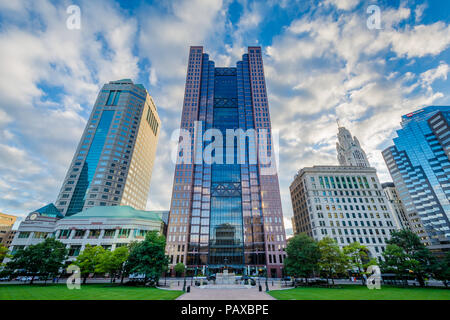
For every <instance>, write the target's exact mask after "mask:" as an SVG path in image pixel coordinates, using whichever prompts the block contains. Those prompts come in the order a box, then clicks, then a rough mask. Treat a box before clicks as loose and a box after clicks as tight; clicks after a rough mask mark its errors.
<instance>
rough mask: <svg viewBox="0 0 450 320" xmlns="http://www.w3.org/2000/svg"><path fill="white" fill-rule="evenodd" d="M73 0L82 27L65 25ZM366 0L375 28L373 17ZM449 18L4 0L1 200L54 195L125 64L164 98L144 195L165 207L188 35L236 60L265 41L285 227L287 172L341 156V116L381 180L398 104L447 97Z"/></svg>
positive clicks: (288, 3) (327, 2) (279, 6)
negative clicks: (101, 97) (104, 90)
mask: <svg viewBox="0 0 450 320" xmlns="http://www.w3.org/2000/svg"><path fill="white" fill-rule="evenodd" d="M72 4H76V5H78V6H79V7H80V9H81V29H79V30H69V29H67V28H66V20H67V18H68V14H67V13H66V9H67V7H68V6H69V5H72ZM371 4H376V5H378V6H379V8H380V19H381V20H380V21H381V29H379V30H377V29H369V28H368V27H367V23H366V22H367V19H368V18H369V16H370V15H369V14H367V13H366V9H367V7H368V6H369V5H371ZM449 20H450V2H449V1H439V0H429V1H418V0H417V1H406V0H405V1H400V0H399V1H387V0H384V1H375V0H372V1H365V0H323V1H313V0H310V1H308V0H301V1H300V0H298V1H293V0H283V1H226V0H207V1H206V0H203V1H202V0H190V1H182V0H179V1H123V2H114V1H102V0H97V1H48V0H33V1H7V0H0V48H1V50H0V75H1V76H0V212H5V213H11V214H16V215H18V216H20V217H24V216H25V215H26V214H27V213H28V212H30V211H31V210H33V209H36V208H38V207H40V206H43V205H45V204H47V203H49V202H53V201H55V199H56V197H57V194H58V192H59V188H60V186H61V183H62V180H63V178H64V175H65V173H66V170H67V168H68V166H69V163H70V161H71V159H72V156H73V153H74V152H75V148H76V146H77V143H78V140H79V138H80V136H81V134H82V131H83V129H84V126H85V124H86V120H87V118H88V116H89V113H90V111H91V109H92V106H93V104H94V101H95V98H96V95H97V93H98V91H99V89H100V88H101V86H102V84H103V83H105V82H108V81H110V80H117V79H122V78H131V79H133V80H134V81H135V82H136V83H142V84H143V85H144V86H145V87H146V88H147V89H148V91H149V93H150V95H152V96H153V98H154V100H155V102H156V104H157V106H158V112H159V115H160V117H161V120H162V131H161V136H160V141H159V145H158V151H157V156H156V161H155V167H154V171H153V177H152V182H151V190H150V195H149V201H148V205H147V208H148V209H167V208H169V202H170V190H171V187H172V186H171V181H172V178H171V177H172V175H173V169H174V166H173V164H172V162H171V160H170V151H171V146H172V145H171V143H170V136H171V134H172V131H173V130H174V129H176V128H177V127H178V125H179V122H180V117H181V107H182V101H183V91H184V79H185V72H186V63H187V56H188V49H189V46H190V45H203V46H204V47H205V51H206V52H208V53H209V54H210V57H211V58H212V59H213V60H215V62H216V65H217V66H227V65H234V64H235V62H236V61H238V60H240V58H241V56H242V54H243V53H244V52H245V51H246V46H249V45H261V46H262V48H263V52H264V56H263V59H264V65H265V73H266V79H267V88H268V95H269V105H270V112H271V119H272V127H273V129H274V130H279V133H280V164H279V178H280V186H281V193H282V202H283V211H284V215H285V217H286V219H285V224H286V228H290V217H291V216H292V207H291V203H290V198H289V184H290V183H291V181H292V179H293V176H294V175H295V173H296V171H297V170H298V169H300V168H302V167H305V166H311V165H318V164H335V163H336V162H337V160H336V151H335V143H336V133H337V127H336V122H335V120H336V118H339V119H340V122H341V124H343V125H345V126H346V127H348V129H350V130H351V132H352V133H353V134H354V135H356V136H358V138H359V140H360V141H361V144H362V146H363V147H364V149H365V150H366V152H367V153H368V157H369V160H370V162H371V164H372V165H373V166H374V167H376V168H377V170H378V172H379V176H380V179H381V181H383V182H384V181H390V180H391V179H390V176H389V174H388V172H387V168H386V166H385V164H384V161H383V159H382V156H381V150H383V149H384V148H385V147H387V146H389V145H390V144H391V143H392V138H393V137H394V136H395V130H396V129H398V128H399V123H400V116H401V115H402V114H405V113H408V112H410V111H413V110H416V109H419V108H421V107H422V106H426V105H431V104H433V105H450V85H449V84H450V80H449V79H448V73H449V71H450V68H449V65H448V64H449V63H450V49H449V46H450V26H449V23H450V21H449ZM168 177H170V178H168Z"/></svg>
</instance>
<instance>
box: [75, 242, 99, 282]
mask: <svg viewBox="0 0 450 320" xmlns="http://www.w3.org/2000/svg"><path fill="white" fill-rule="evenodd" d="M104 252H105V249H103V247H101V246H95V247H93V246H91V245H89V244H87V245H86V246H85V248H84V250H83V252H81V253H80V254H79V255H78V257H77V258H76V260H75V261H74V262H73V264H74V265H76V266H78V267H79V268H80V274H81V276H82V278H83V283H86V280H87V278H88V277H89V274H91V273H95V272H96V267H97V265H98V264H99V263H100V258H101V256H102V255H103V254H104Z"/></svg>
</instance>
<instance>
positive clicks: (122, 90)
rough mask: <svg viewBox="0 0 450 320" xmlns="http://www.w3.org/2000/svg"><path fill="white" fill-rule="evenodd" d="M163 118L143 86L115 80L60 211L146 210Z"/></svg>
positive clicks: (79, 153) (102, 97)
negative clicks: (95, 208)
mask: <svg viewBox="0 0 450 320" xmlns="http://www.w3.org/2000/svg"><path fill="white" fill-rule="evenodd" d="M160 124H161V122H160V120H159V117H158V112H157V110H156V105H155V103H154V102H153V99H152V97H151V96H150V95H149V94H148V92H147V90H145V88H144V87H143V86H142V85H141V84H134V83H133V82H132V81H131V80H129V79H123V80H118V81H111V82H109V83H108V84H105V85H104V86H103V88H102V90H101V91H100V93H99V95H98V97H97V101H96V102H95V105H94V109H93V110H92V113H91V116H90V118H89V120H88V122H87V124H86V128H85V129H84V133H83V136H82V137H81V140H80V143H79V144H78V148H77V150H76V152H75V155H74V157H73V160H72V163H71V165H70V168H69V170H68V171H67V175H66V178H65V179H64V183H63V185H62V188H61V191H60V193H59V196H58V199H57V201H56V207H57V208H58V210H60V211H61V213H62V214H63V215H67V216H70V215H73V214H76V213H78V212H80V211H82V210H84V209H87V208H90V207H93V206H115V205H129V206H132V207H134V208H135V209H138V210H144V209H145V206H146V203H147V196H148V192H149V188H150V178H151V175H152V168H153V161H154V159H155V153H156V145H157V142H158V136H159V127H160Z"/></svg>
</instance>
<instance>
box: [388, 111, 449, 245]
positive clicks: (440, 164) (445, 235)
mask: <svg viewBox="0 0 450 320" xmlns="http://www.w3.org/2000/svg"><path fill="white" fill-rule="evenodd" d="M449 123H450V107H448V106H444V107H440V106H430V107H426V108H423V109H420V110H417V111H414V112H411V113H408V114H406V115H403V116H402V121H401V129H399V130H397V137H396V138H394V145H393V146H390V147H388V148H386V149H385V150H384V151H383V157H384V160H385V162H386V165H387V167H388V169H389V172H390V174H391V177H392V179H393V182H394V184H395V186H396V188H397V190H398V194H399V197H400V199H401V201H402V203H403V205H404V206H405V209H406V216H407V218H408V220H409V221H410V227H411V229H412V230H413V231H414V232H416V233H417V234H418V235H419V237H420V238H421V239H422V241H423V243H424V244H425V245H427V246H429V248H430V249H431V250H432V251H435V252H442V251H446V250H449V249H450V222H449V217H450V203H449V199H450V183H449V181H450V128H449Z"/></svg>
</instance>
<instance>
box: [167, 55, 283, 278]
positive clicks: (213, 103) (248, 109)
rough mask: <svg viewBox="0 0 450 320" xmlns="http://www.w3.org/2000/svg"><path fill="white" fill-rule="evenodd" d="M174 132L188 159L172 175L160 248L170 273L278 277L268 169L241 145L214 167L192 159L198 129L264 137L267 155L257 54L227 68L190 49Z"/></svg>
mask: <svg viewBox="0 0 450 320" xmlns="http://www.w3.org/2000/svg"><path fill="white" fill-rule="evenodd" d="M181 129H182V130H184V131H185V132H187V133H188V134H189V136H188V137H184V138H183V139H188V140H189V141H190V142H191V146H190V147H189V148H188V150H182V151H181V153H186V152H191V153H192V154H193V155H194V158H195V159H196V160H195V161H192V162H189V161H180V160H178V161H177V164H176V168H175V174H174V181H173V191H172V201H171V207H170V216H169V226H168V237H167V248H166V251H167V254H168V255H169V257H170V259H171V266H172V267H173V266H174V265H175V264H177V263H180V262H181V263H184V264H185V265H186V266H187V268H188V270H189V272H191V273H198V272H203V273H215V272H218V271H220V270H222V269H223V268H225V267H226V268H228V269H232V270H234V271H235V272H238V273H244V274H264V273H265V272H266V271H267V274H268V276H269V277H276V276H281V274H282V265H283V261H284V248H285V245H286V238H285V230H284V225H283V213H282V208H281V200H280V191H279V184H278V176H277V173H276V170H273V171H270V170H267V171H266V170H265V169H267V166H269V165H268V164H267V162H263V161H262V159H263V157H262V156H261V155H260V154H258V156H257V157H256V149H252V148H251V143H250V141H246V140H244V141H245V142H244V143H245V146H244V149H243V148H242V146H241V145H239V143H236V145H235V144H234V138H233V140H232V141H233V143H232V145H231V146H230V145H229V144H228V140H227V144H226V148H225V149H223V150H224V151H223V152H222V151H220V152H219V151H217V150H215V151H214V152H212V156H213V157H215V161H207V160H208V159H203V160H201V161H198V160H197V159H198V156H199V155H200V157H201V156H202V155H203V151H205V152H206V150H207V149H208V144H207V143H205V142H204V141H203V140H202V139H198V136H199V135H201V134H202V132H203V130H205V140H207V139H206V136H207V135H208V134H207V132H208V131H209V130H211V129H215V130H216V131H218V132H219V133H220V134H221V135H223V137H225V136H226V135H227V132H228V131H230V130H239V129H241V130H242V131H243V132H249V131H252V130H254V131H253V132H259V131H263V130H265V132H268V134H267V137H262V138H261V137H260V136H258V140H257V144H258V146H261V145H265V146H266V149H267V150H268V152H267V154H266V155H267V156H269V157H270V156H273V148H272V137H271V124H270V118H269V108H268V101H267V93H266V86H265V78H264V71H263V62H262V56H261V48H260V47H249V48H248V53H247V54H244V55H243V59H242V61H239V62H238V63H237V65H236V67H229V68H218V67H215V64H214V62H213V61H211V60H210V59H209V56H208V54H206V53H204V52H203V47H191V48H190V53H189V63H188V69H187V76H186V87H185V96H184V104H183V112H182V117H181ZM250 135H251V134H250ZM265 138H267V139H265ZM227 139H228V135H227ZM244 139H245V138H244ZM249 139H250V138H249ZM211 140H212V138H211ZM238 140H239V139H238ZM214 141H215V142H217V138H216V140H214ZM224 145H225V143H224ZM189 149H190V150H189ZM178 155H179V156H180V152H179V154H178ZM230 156H231V157H232V158H233V160H232V161H228V157H230ZM238 158H239V159H240V160H241V159H243V160H244V161H240V160H239V161H238ZM255 158H257V160H255V161H253V162H252V161H251V159H255Z"/></svg>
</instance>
